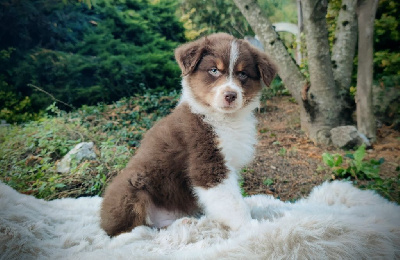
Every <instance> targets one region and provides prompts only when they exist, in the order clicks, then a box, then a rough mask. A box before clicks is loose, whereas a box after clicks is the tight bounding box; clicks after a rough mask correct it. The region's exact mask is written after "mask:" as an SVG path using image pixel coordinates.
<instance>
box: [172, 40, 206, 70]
mask: <svg viewBox="0 0 400 260" xmlns="http://www.w3.org/2000/svg"><path fill="white" fill-rule="evenodd" d="M206 41H207V39H204V38H201V39H199V40H197V41H194V42H189V43H186V44H183V45H181V46H179V47H178V48H177V49H176V50H175V59H176V61H177V62H178V65H179V67H180V68H181V70H182V76H186V75H188V74H189V73H191V72H192V71H193V70H194V69H195V68H196V65H197V63H198V62H199V60H200V58H201V57H202V55H203V53H204V51H205V42H206Z"/></svg>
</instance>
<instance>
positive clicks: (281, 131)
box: [243, 96, 400, 201]
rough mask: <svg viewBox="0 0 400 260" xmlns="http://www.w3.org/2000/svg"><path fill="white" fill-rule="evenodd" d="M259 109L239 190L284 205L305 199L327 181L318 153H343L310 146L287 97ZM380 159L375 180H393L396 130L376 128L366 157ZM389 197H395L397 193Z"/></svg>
mask: <svg viewBox="0 0 400 260" xmlns="http://www.w3.org/2000/svg"><path fill="white" fill-rule="evenodd" d="M262 110H264V111H263V112H260V113H258V115H257V116H258V119H259V127H258V133H259V143H258V146H257V151H256V156H255V159H254V161H253V163H252V164H250V165H249V166H248V168H247V169H246V170H245V172H244V173H243V189H244V191H245V192H246V193H247V194H248V195H253V194H270V195H273V196H274V197H276V198H280V199H281V200H284V201H294V200H297V199H299V198H301V197H305V196H307V195H308V194H309V193H310V191H311V189H312V188H313V187H315V186H317V185H319V184H321V183H322V182H324V181H326V180H332V178H333V175H332V172H331V171H330V170H329V169H328V168H327V167H326V166H325V165H324V163H323V161H322V157H321V155H322V154H323V153H324V152H329V153H331V154H335V153H340V154H342V155H344V154H345V153H346V151H344V150H340V149H336V148H334V147H327V146H322V145H314V143H313V142H312V141H310V140H309V139H308V138H307V136H306V135H305V134H304V133H303V132H302V131H301V129H300V118H299V108H298V105H297V104H295V103H293V102H292V99H291V98H290V97H287V96H284V97H275V98H273V99H272V100H268V101H267V104H266V106H265V107H264V108H262ZM381 157H383V158H384V159H385V162H384V163H383V164H382V165H381V170H380V175H381V177H382V178H386V177H396V176H398V175H399V174H400V172H399V171H396V168H397V170H398V167H399V165H400V132H398V131H395V130H393V129H391V128H390V127H387V126H382V127H381V128H379V129H378V133H377V142H376V144H374V145H373V149H369V150H368V155H367V157H366V159H372V158H374V159H379V158H381ZM322 168H325V169H322ZM396 178H398V177H396ZM359 183H360V182H359ZM365 183H366V182H365ZM395 193H396V195H395V196H398V194H399V191H396V192H395ZM397 199H398V198H397Z"/></svg>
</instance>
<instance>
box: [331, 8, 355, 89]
mask: <svg viewBox="0 0 400 260" xmlns="http://www.w3.org/2000/svg"><path fill="white" fill-rule="evenodd" d="M356 10H357V0H342V6H341V8H340V12H339V17H338V20H337V24H336V32H335V40H334V45H333V49H332V67H333V75H334V77H335V82H336V84H337V86H338V88H339V91H340V92H344V93H343V95H348V93H349V90H350V85H351V75H352V72H353V60H354V55H355V53H356V43H357V14H356Z"/></svg>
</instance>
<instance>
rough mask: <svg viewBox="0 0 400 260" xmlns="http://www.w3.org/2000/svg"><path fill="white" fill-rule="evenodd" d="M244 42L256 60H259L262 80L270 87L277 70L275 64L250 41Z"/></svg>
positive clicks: (258, 66) (258, 64) (258, 65)
mask: <svg viewBox="0 0 400 260" xmlns="http://www.w3.org/2000/svg"><path fill="white" fill-rule="evenodd" d="M244 42H245V44H247V47H248V48H249V50H250V52H251V53H252V55H253V57H254V59H255V61H256V62H257V68H258V71H259V72H260V76H261V79H262V81H263V82H264V83H265V85H266V86H267V87H269V85H270V84H271V82H272V80H273V79H274V77H275V74H276V71H277V69H276V66H275V64H274V63H273V62H272V61H271V60H270V58H268V56H267V55H266V54H265V53H264V52H263V51H261V50H260V49H258V48H256V47H255V46H253V45H252V44H251V43H250V42H248V41H244Z"/></svg>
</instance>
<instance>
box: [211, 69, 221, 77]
mask: <svg viewBox="0 0 400 260" xmlns="http://www.w3.org/2000/svg"><path fill="white" fill-rule="evenodd" d="M208 73H210V74H211V75H213V76H215V77H218V76H220V75H221V72H220V71H219V70H218V69H217V68H216V67H212V68H211V69H209V70H208Z"/></svg>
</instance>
